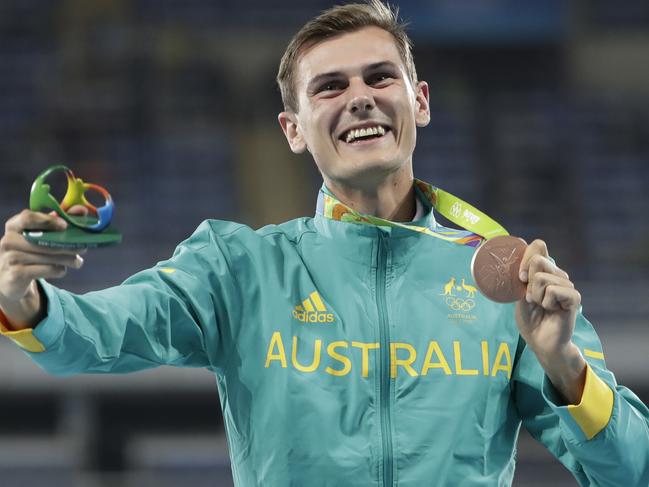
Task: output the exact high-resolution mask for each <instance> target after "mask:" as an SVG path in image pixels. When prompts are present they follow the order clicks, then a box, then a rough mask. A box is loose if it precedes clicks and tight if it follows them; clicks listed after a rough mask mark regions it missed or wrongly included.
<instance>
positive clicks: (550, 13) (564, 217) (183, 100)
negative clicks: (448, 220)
mask: <svg viewBox="0 0 649 487" xmlns="http://www.w3.org/2000/svg"><path fill="white" fill-rule="evenodd" d="M397 3H398V4H399V5H400V7H401V12H402V16H403V17H404V18H406V19H410V20H411V27H410V32H411V34H412V36H413V38H414V41H415V61H416V63H417V67H418V71H419V76H420V78H421V79H425V80H427V81H429V83H430V86H431V105H432V112H433V113H432V122H431V124H430V126H429V127H427V128H425V129H423V130H420V132H419V141H418V147H417V150H416V153H415V159H414V164H415V174H416V175H417V176H418V177H420V178H422V179H425V180H428V181H430V182H432V183H434V184H436V185H438V186H440V187H442V188H445V189H447V190H449V191H451V192H453V193H455V194H458V195H459V196H460V197H462V198H464V199H466V200H468V201H471V202H473V203H474V204H475V205H476V206H478V207H479V208H481V209H484V210H485V211H486V212H487V213H488V214H490V215H493V216H494V217H495V218H496V219H498V220H499V221H501V222H502V223H503V224H504V225H505V227H507V228H508V229H509V230H510V231H511V232H512V233H514V234H517V235H520V236H522V237H525V238H527V239H533V238H536V237H540V238H543V239H545V240H546V241H547V242H548V244H549V247H550V249H551V252H552V254H553V256H554V257H555V258H556V260H557V261H558V262H559V263H560V264H561V265H562V267H564V268H565V269H566V270H567V271H568V272H569V273H570V274H571V277H572V278H573V280H574V281H575V282H576V284H577V287H578V288H579V289H580V290H581V292H582V295H583V301H584V310H585V313H586V315H587V316H588V317H589V318H590V320H591V321H592V322H593V323H594V324H595V326H596V329H597V330H598V332H599V334H600V337H601V338H602V340H603V342H604V351H605V353H606V355H607V361H608V365H609V367H610V368H611V369H612V370H613V371H614V372H615V373H616V375H617V377H618V379H619V381H620V382H622V383H624V384H625V385H628V386H629V387H631V388H632V389H634V391H635V392H636V393H637V394H638V395H639V396H640V397H641V398H643V399H644V401H645V402H649V379H648V378H647V377H648V376H647V373H646V370H647V369H648V368H649V357H648V356H647V353H646V349H647V344H648V343H649V331H648V326H649V299H648V295H649V245H647V242H648V241H649V216H648V215H649V3H648V2H647V1H646V0H625V1H624V2H611V1H609V0H590V1H586V0H581V1H578V0H574V1H562V0H471V1H468V0H467V1H461V2H460V1H457V0H429V1H426V2H424V1H421V2H418V1H413V0H402V1H401V2H397ZM329 6H331V4H330V3H329V2H325V1H319V0H318V1H306V0H301V1H297V0H283V1H281V2H280V1H277V0H271V1H262V0H239V1H233V0H224V1H215V0H93V1H87V0H60V1H55V0H3V1H2V2H1V3H0V219H2V221H5V220H6V219H7V218H9V217H10V216H11V215H13V214H15V213H16V212H18V211H19V210H21V209H22V208H24V207H26V206H27V202H28V194H29V188H30V185H31V182H32V180H33V178H34V177H35V175H36V174H37V173H39V172H40V171H41V170H42V169H44V168H45V167H47V166H49V165H52V164H55V163H65V164H67V165H69V166H71V167H73V168H74V170H75V171H76V172H77V173H78V174H79V175H80V176H81V177H83V178H84V179H86V180H88V181H93V182H98V183H99V184H103V185H105V186H106V187H108V188H109V190H110V191H111V192H112V194H113V196H114V198H115V201H116V204H117V217H116V224H117V225H118V226H119V228H120V230H122V231H123V234H124V243H123V244H122V245H121V246H118V247H115V248H112V249H105V250H100V251H95V252H91V253H89V254H88V255H87V256H86V265H85V266H84V269H83V270H82V271H80V272H71V273H70V274H69V276H68V277H66V278H65V279H63V280H62V281H59V283H58V284H60V286H62V287H65V288H67V289H70V290H72V291H76V292H85V291H88V290H92V289H99V288H103V287H107V286H110V285H114V284H117V283H119V282H120V281H121V280H123V279H124V278H126V277H127V276H128V275H130V274H132V273H134V272H136V271H138V270H140V269H143V268H146V267H149V266H151V265H153V264H154V263H155V262H156V261H158V260H161V259H163V258H166V257H167V256H169V255H170V254H171V252H172V251H173V249H174V247H175V245H176V244H177V243H178V242H179V241H181V240H182V239H184V238H185V237H187V236H188V235H189V234H190V233H191V232H192V231H193V229H194V228H195V227H196V226H197V225H198V224H199V223H200V222H201V221H202V220H203V219H205V218H219V219H228V220H235V221H240V222H244V223H247V224H249V225H251V226H253V227H258V226H261V225H263V224H266V223H277V222H281V221H284V220H287V219H290V218H293V217H298V216H303V215H310V214H312V213H313V209H314V205H315V198H316V193H317V190H318V188H319V185H320V179H319V174H318V173H317V171H316V170H315V167H314V164H313V163H312V161H311V160H310V159H309V158H308V157H306V156H305V157H297V156H294V155H292V154H291V153H290V152H289V150H288V147H287V145H286V142H285V140H284V138H283V136H282V134H281V132H280V128H279V126H278V124H277V122H276V114H277V113H278V112H279V111H280V110H281V101H280V96H279V93H278V90H277V89H276V87H275V84H274V76H275V73H276V69H277V65H278V62H279V59H280V57H281V54H282V52H283V49H284V47H285V45H286V44H287V42H288V40H289V38H290V36H291V35H292V34H293V33H294V32H295V30H296V29H297V28H299V27H300V26H301V24H302V23H303V22H304V21H305V20H307V19H309V18H310V17H312V16H313V15H315V14H316V13H317V12H318V11H320V10H322V9H324V8H327V7H329ZM271 193H272V194H273V202H274V204H273V205H269V204H268V201H270V197H269V195H270V194H271ZM0 418H1V419H0V484H1V485H3V486H11V487H15V486H30V487H35V486H48V487H51V486H66V487H67V486H83V487H93V486H102V487H105V486H111V487H112V486H129V487H130V486H148V485H156V486H177V485H182V484H187V485H190V484H191V485H192V486H194V487H200V486H207V485H209V486H229V485H232V481H231V479H230V471H229V459H228V454H227V450H226V443H225V436H224V432H223V426H222V421H221V417H220V410H219V406H218V398H217V391H216V387H215V385H214V379H213V377H212V376H211V375H210V374H209V373H208V372H206V371H200V370H177V369H171V368H160V369H157V370H154V371H150V372H146V373H140V374H135V375H130V376H101V377H97V376H83V377H75V378H66V379H61V378H52V377H49V376H46V375H45V374H44V373H43V372H42V371H41V370H40V369H38V368H37V367H36V366H34V365H33V364H32V363H31V362H30V361H29V360H27V359H26V358H24V357H23V356H22V353H21V352H20V351H19V350H18V349H17V348H16V347H14V346H13V345H12V344H11V343H10V342H9V341H8V340H1V341H0ZM269 441H272V439H269ZM518 458H519V462H518V469H517V474H516V480H515V485H516V486H521V487H532V486H541V485H550V484H552V485H556V486H573V485H576V482H575V481H574V480H572V477H571V476H570V475H569V474H568V473H567V472H566V471H565V470H564V469H563V467H561V466H560V464H559V463H558V462H557V461H555V460H554V459H552V458H551V457H550V455H549V454H548V453H546V452H545V450H544V449H543V448H542V447H540V446H538V445H537V444H536V443H535V442H534V441H533V440H531V439H530V438H529V437H528V436H527V435H526V434H525V433H522V435H521V441H520V445H519V454H518ZM431 485H434V482H433V483H432V484H431Z"/></svg>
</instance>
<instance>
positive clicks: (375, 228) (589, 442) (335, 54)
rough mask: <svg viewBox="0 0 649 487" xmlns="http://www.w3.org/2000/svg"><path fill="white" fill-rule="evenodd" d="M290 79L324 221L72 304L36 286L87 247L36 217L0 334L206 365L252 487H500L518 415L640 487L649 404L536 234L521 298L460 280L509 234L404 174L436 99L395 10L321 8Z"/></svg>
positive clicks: (567, 453) (283, 69)
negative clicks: (500, 298)
mask: <svg viewBox="0 0 649 487" xmlns="http://www.w3.org/2000/svg"><path fill="white" fill-rule="evenodd" d="M278 82H279V85H280V88H281V91H282V98H283V100H284V105H285V111H284V112H282V113H281V114H280V115H279V117H278V118H279V123H280V125H281V127H282V129H283V131H284V134H285V135H286V138H287V140H288V143H289V145H290V147H291V149H292V150H293V151H295V152H303V151H306V150H308V151H309V152H310V153H311V154H312V156H313V159H314V160H315V163H316V164H317V166H318V168H319V170H320V172H321V173H322V177H323V180H324V185H323V187H322V189H321V191H320V193H319V196H318V205H317V210H316V215H315V217H313V218H300V219H297V220H293V221H290V222H286V223H284V224H282V225H271V226H268V227H264V228H262V229H259V230H256V231H255V230H252V229H250V228H248V227H246V226H244V225H239V224H235V223H230V222H222V221H216V220H210V221H207V222H204V223H203V224H202V225H201V226H199V228H198V229H197V231H196V232H195V233H194V235H192V236H191V237H190V238H189V239H188V240H187V241H185V242H183V243H181V244H180V245H179V247H178V249H177V250H176V252H175V253H174V255H173V256H172V257H171V258H170V259H169V260H167V261H164V262H160V263H159V264H157V265H156V266H154V267H153V268H151V269H148V270H145V271H143V272H140V273H138V274H135V275H134V276H132V277H131V278H129V279H127V280H126V281H125V282H124V283H123V284H122V285H120V286H117V287H114V288H110V289H105V290H102V291H98V292H94V293H89V294H86V295H84V296H78V295H75V294H73V293H69V292H66V291H64V290H61V289H58V288H56V287H54V286H52V285H51V284H49V283H48V282H46V281H45V280H44V279H43V278H44V277H53V276H58V275H61V274H63V273H64V272H65V270H66V268H67V267H79V266H80V265H81V262H82V261H81V260H80V257H78V256H76V255H75V254H74V253H73V252H72V253H66V252H65V251H57V252H55V251H51V250H48V249H41V248H36V247H33V246H31V245H30V244H29V243H27V242H26V241H25V240H24V239H23V238H22V234H21V232H22V231H23V230H24V229H44V230H47V229H54V228H61V225H62V224H61V223H60V222H57V219H56V218H54V217H51V216H48V215H44V214H39V213H33V212H29V211H24V212H22V213H21V214H20V215H17V216H16V217H14V218H12V219H11V220H9V221H8V222H7V226H6V233H5V236H4V237H3V239H2V245H0V307H1V308H2V310H3V311H4V314H5V316H0V318H1V319H2V331H3V333H4V334H5V335H7V336H9V337H10V338H12V339H13V340H14V341H15V342H16V343H18V344H19V345H20V346H21V347H23V348H24V349H25V350H26V352H27V353H28V354H29V355H30V356H31V357H32V358H33V359H34V360H35V361H36V362H37V363H39V364H40V365H41V366H42V367H43V368H45V369H46V370H48V371H50V372H52V373H58V374H71V373H79V372H95V373H96V372H113V373H114V372H132V371H136V370H140V369H145V368H148V367H153V366H156V365H158V364H170V365H177V366H186V367H206V368H208V369H210V370H212V371H213V372H214V373H215V375H216V377H217V385H218V388H219V392H220V397H221V407H222V411H223V417H224V420H225V425H226V431H227V435H228V444H229V448H230V455H231V459H232V472H233V476H234V479H235V484H236V485H238V486H242V487H243V486H245V487H252V486H287V485H297V486H309V487H311V486H314V487H317V486H346V487H365V486H369V485H380V486H391V487H392V486H401V487H421V486H424V485H426V486H454V487H455V486H467V487H473V486H476V487H477V486H507V485H511V483H512V479H513V474H514V463H515V446H516V440H517V436H518V432H519V429H520V427H521V424H522V425H523V426H524V427H525V428H526V429H527V430H528V431H529V432H530V433H531V434H532V435H533V436H534V437H535V438H537V439H538V440H539V441H540V442H542V443H543V444H544V445H545V446H546V447H547V448H548V449H549V451H550V452H552V454H553V455H555V456H556V457H557V458H558V459H559V461H561V462H562V463H563V464H564V465H565V466H566V467H567V468H568V469H569V470H570V471H571V472H572V473H573V474H574V476H575V477H576V479H577V481H578V482H579V483H580V485H583V486H586V485H611V486H619V485H628V486H646V485H649V434H648V428H649V427H648V418H649V411H648V410H647V408H646V406H645V405H644V404H643V403H642V402H641V401H640V400H639V399H638V398H637V397H636V396H635V395H634V394H633V393H632V392H631V391H630V390H628V389H626V388H624V387H622V386H619V385H618V384H617V383H616V381H615V377H614V376H613V374H612V373H611V372H610V371H609V370H608V369H607V368H606V364H605V362H604V355H603V352H602V348H601V344H600V342H599V339H598V338H597V335H596V334H595V332H594V330H593V328H592V326H591V325H590V323H588V321H587V320H586V319H585V318H584V317H583V315H582V314H581V310H580V295H579V293H578V292H577V291H576V290H575V288H574V285H573V284H572V282H571V281H570V280H569V277H568V275H567V274H566V273H565V272H564V271H562V270H561V269H559V268H558V267H557V266H556V265H555V264H554V263H553V262H552V261H551V260H550V259H549V257H548V252H547V249H546V247H545V244H544V243H543V242H542V241H540V240H537V241H535V242H533V243H532V244H531V245H529V246H528V247H527V250H526V251H525V254H524V256H523V259H522V263H521V266H520V269H519V270H520V279H521V280H522V281H523V282H524V283H526V284H527V289H526V295H525V298H524V299H521V300H520V301H519V302H518V303H516V304H511V305H503V304H497V303H495V302H492V301H489V300H488V299H487V298H485V297H484V296H483V295H481V294H479V293H478V292H477V289H476V287H475V286H473V285H472V284H470V283H471V282H472V281H471V272H470V263H471V259H472V256H473V254H474V251H475V246H476V245H477V244H479V243H480V242H481V241H482V240H484V239H486V238H487V237H490V236H493V235H503V234H504V233H506V232H505V231H504V229H503V228H502V227H501V226H500V225H498V224H497V223H496V222H495V221H493V220H491V219H489V218H488V217H487V216H486V215H484V214H483V213H481V212H480V211H479V210H477V209H475V208H473V207H471V206H470V205H468V204H466V203H464V202H462V201H460V200H459V199H457V198H455V197H453V196H452V195H450V194H448V193H446V192H444V191H442V190H440V189H438V188H435V187H433V186H431V185H429V184H426V183H424V182H423V181H419V180H416V179H414V177H413V165H412V154H413V151H414V148H415V144H416V136H417V127H422V126H425V125H426V124H427V123H428V122H429V118H430V111H429V105H428V95H429V93H428V86H427V84H426V83H425V82H423V81H418V80H417V74H416V71H415V67H414V63H413V60H412V55H411V52H410V44H409V40H408V38H407V36H406V34H405V32H404V30H403V27H402V26H401V25H400V24H399V23H398V21H397V19H396V15H395V14H394V13H393V12H392V11H391V10H390V9H389V8H387V7H386V6H384V5H383V4H381V3H379V2H378V1H373V2H371V3H369V4H351V5H346V6H340V7H335V8H333V9H331V10H329V11H326V12H324V13H323V14H321V15H320V16H319V17H317V18H315V19H314V20H312V21H310V22H309V23H307V24H306V25H305V26H304V27H303V28H302V29H301V30H300V32H298V33H297V34H296V36H295V37H294V38H293V40H292V41H291V43H290V44H289V46H288V48H287V51H286V53H285V55H284V57H283V59H282V62H281V66H280V71H279V75H278ZM435 212H439V213H441V214H443V215H444V216H446V217H448V218H449V219H451V220H453V221H457V222H459V224H462V225H464V226H465V228H464V229H459V230H454V229H449V228H444V227H442V226H440V225H439V224H438V223H436V221H435Z"/></svg>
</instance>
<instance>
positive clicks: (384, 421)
mask: <svg viewBox="0 0 649 487" xmlns="http://www.w3.org/2000/svg"><path fill="white" fill-rule="evenodd" d="M377 230H378V232H379V236H380V239H379V248H378V255H377V266H376V304H377V307H378V312H379V336H380V341H381V346H380V350H381V377H380V382H379V392H380V396H381V437H382V440H383V486H384V487H392V462H393V459H392V412H391V410H390V380H391V379H390V330H389V323H388V319H387V308H386V304H385V287H386V264H387V257H388V252H389V250H388V242H387V237H386V235H385V233H383V232H382V231H381V230H380V229H377Z"/></svg>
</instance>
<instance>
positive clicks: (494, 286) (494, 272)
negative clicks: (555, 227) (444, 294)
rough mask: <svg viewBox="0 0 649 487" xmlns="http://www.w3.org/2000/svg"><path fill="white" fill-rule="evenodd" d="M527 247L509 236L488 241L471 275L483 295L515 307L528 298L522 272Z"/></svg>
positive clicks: (520, 240) (479, 253) (517, 239)
mask: <svg viewBox="0 0 649 487" xmlns="http://www.w3.org/2000/svg"><path fill="white" fill-rule="evenodd" d="M526 248H527V244H526V243H525V241H524V240H523V239H521V238H518V237H512V236H509V235H504V236H499V237H494V238H492V239H489V240H487V241H485V242H484V243H483V244H482V245H480V247H478V249H477V250H476V252H475V254H473V259H472V260H471V274H472V275H473V280H474V281H475V283H476V285H477V286H478V289H480V292H481V293H482V294H484V295H485V296H486V297H487V298H489V299H491V300H492V301H496V302H497V303H511V302H514V301H519V300H521V299H523V298H524V297H525V292H526V290H527V285H526V284H525V283H524V282H522V281H521V280H520V278H519V277H518V272H519V270H520V266H521V261H522V260H523V254H524V253H525V249H526Z"/></svg>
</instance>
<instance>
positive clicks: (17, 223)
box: [0, 206, 87, 329]
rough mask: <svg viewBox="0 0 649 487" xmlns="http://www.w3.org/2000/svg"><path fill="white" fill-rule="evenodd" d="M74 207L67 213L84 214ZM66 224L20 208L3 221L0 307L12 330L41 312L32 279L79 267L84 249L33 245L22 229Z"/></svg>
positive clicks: (27, 324) (55, 227)
mask: <svg viewBox="0 0 649 487" xmlns="http://www.w3.org/2000/svg"><path fill="white" fill-rule="evenodd" d="M86 212H87V210H86V209H85V208H84V207H81V206H77V207H73V208H72V209H71V210H70V213H71V214H85V213H86ZM66 227H67V223H66V222H65V220H63V219H62V218H61V217H59V216H57V215H56V214H55V213H54V212H52V213H50V214H45V213H40V212H34V211H30V210H23V211H21V212H20V213H19V214H17V215H15V216H13V217H11V218H10V219H9V220H7V222H6V224H5V234H4V236H3V237H2V239H0V309H1V310H2V311H3V312H4V314H5V316H6V317H7V319H8V320H9V324H7V325H8V326H10V327H11V328H12V329H22V328H29V327H33V326H34V325H36V324H37V323H38V322H39V321H40V319H41V318H42V316H43V315H44V313H45V311H44V309H42V308H44V303H43V301H44V300H43V299H42V298H41V296H40V292H39V289H38V286H37V284H36V281H35V279H39V278H59V277H63V276H64V275H65V274H66V273H67V271H68V268H69V267H72V268H74V269H79V268H80V267H81V266H82V265H83V259H82V258H81V256H80V255H79V254H83V253H85V250H79V249H60V248H51V247H43V246H40V245H36V244H33V243H31V242H29V241H27V240H26V239H25V237H23V231H24V230H31V231H34V230H43V231H46V230H49V231H61V230H64V229H65V228H66Z"/></svg>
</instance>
